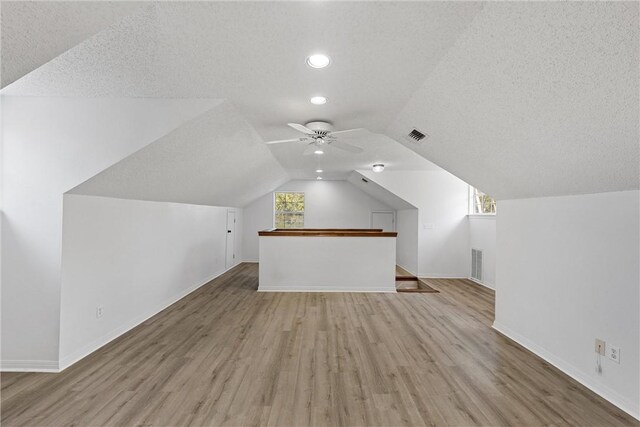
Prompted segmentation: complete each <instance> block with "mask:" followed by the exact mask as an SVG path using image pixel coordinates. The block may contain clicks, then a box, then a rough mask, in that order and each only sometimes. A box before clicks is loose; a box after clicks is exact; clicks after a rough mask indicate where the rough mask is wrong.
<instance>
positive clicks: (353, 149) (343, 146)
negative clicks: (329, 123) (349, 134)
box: [331, 141, 363, 153]
mask: <svg viewBox="0 0 640 427" xmlns="http://www.w3.org/2000/svg"><path fill="white" fill-rule="evenodd" d="M331 146H332V147H335V148H338V149H340V150H344V151H348V152H350V153H362V151H363V150H362V148H360V147H356V146H355V145H351V144H347V143H346V142H340V141H334V142H332V143H331Z"/></svg>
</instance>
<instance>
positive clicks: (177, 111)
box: [1, 96, 218, 370]
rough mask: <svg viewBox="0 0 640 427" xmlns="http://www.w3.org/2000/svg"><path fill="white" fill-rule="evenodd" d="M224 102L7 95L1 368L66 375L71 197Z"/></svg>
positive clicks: (4, 108) (4, 111)
mask: <svg viewBox="0 0 640 427" xmlns="http://www.w3.org/2000/svg"><path fill="white" fill-rule="evenodd" d="M217 103H218V101H216V100H159V99H76V98H38V97H26V98H22V97H4V96H3V97H2V120H3V128H2V137H3V138H2V144H3V146H2V151H3V158H2V171H1V173H2V183H3V206H2V208H3V216H2V221H3V223H2V264H3V269H2V334H1V335H2V369H30V370H55V369H56V368H57V361H58V351H59V349H58V338H59V323H60V317H59V309H60V260H61V246H62V194H63V193H64V192H65V191H67V190H69V189H70V188H73V187H74V186H76V185H78V184H79V183H81V182H82V181H84V180H86V179H88V178H90V177H91V176H93V175H95V174H96V173H98V172H99V171H101V170H102V169H104V168H106V167H108V166H110V165H111V164H113V163H114V162H116V161H118V160H120V159H122V158H123V157H126V156H128V155H129V154H131V153H133V152H134V151H136V150H138V149H139V148H141V147H143V146H144V145H146V144H148V143H150V142H152V141H154V140H155V139H157V138H159V137H161V136H162V135H164V134H166V133H167V132H169V131H170V130H172V129H173V128H175V127H177V126H179V125H180V124H181V123H183V122H184V121H186V120H189V119H190V118H192V117H193V116H195V115H197V114H200V113H201V112H203V111H206V110H207V109H209V108H211V107H212V106H214V105H216V104H217Z"/></svg>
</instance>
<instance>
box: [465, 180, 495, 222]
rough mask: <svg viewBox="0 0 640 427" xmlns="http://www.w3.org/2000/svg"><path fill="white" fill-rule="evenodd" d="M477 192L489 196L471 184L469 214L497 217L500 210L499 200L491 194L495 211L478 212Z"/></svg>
mask: <svg viewBox="0 0 640 427" xmlns="http://www.w3.org/2000/svg"><path fill="white" fill-rule="evenodd" d="M476 192H477V193H480V194H483V195H485V196H489V195H488V194H487V193H485V192H483V191H481V190H479V189H478V188H476V187H474V186H473V185H469V198H468V200H469V214H468V215H470V216H485V217H495V216H496V213H497V212H498V202H497V200H496V199H494V198H493V197H491V196H489V197H490V198H491V200H493V203H494V205H495V212H476V206H477V205H476Z"/></svg>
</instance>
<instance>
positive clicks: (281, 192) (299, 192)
mask: <svg viewBox="0 0 640 427" xmlns="http://www.w3.org/2000/svg"><path fill="white" fill-rule="evenodd" d="M291 193H294V194H302V196H303V201H304V210H302V211H278V210H276V197H277V195H278V194H291ZM272 202H273V209H272V211H273V228H278V227H277V226H276V216H277V215H278V214H279V213H280V214H288V213H289V214H291V213H293V214H300V213H301V214H302V227H300V228H285V230H300V229H302V228H304V221H305V218H304V217H305V212H306V210H307V195H306V194H305V192H304V191H295V190H294V191H274V192H273V199H272Z"/></svg>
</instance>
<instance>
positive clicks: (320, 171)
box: [316, 169, 324, 173]
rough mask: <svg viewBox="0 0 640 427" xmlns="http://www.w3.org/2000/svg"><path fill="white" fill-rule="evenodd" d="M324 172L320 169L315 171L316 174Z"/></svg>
mask: <svg viewBox="0 0 640 427" xmlns="http://www.w3.org/2000/svg"><path fill="white" fill-rule="evenodd" d="M322 172H324V171H323V170H322V169H316V173H322Z"/></svg>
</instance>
